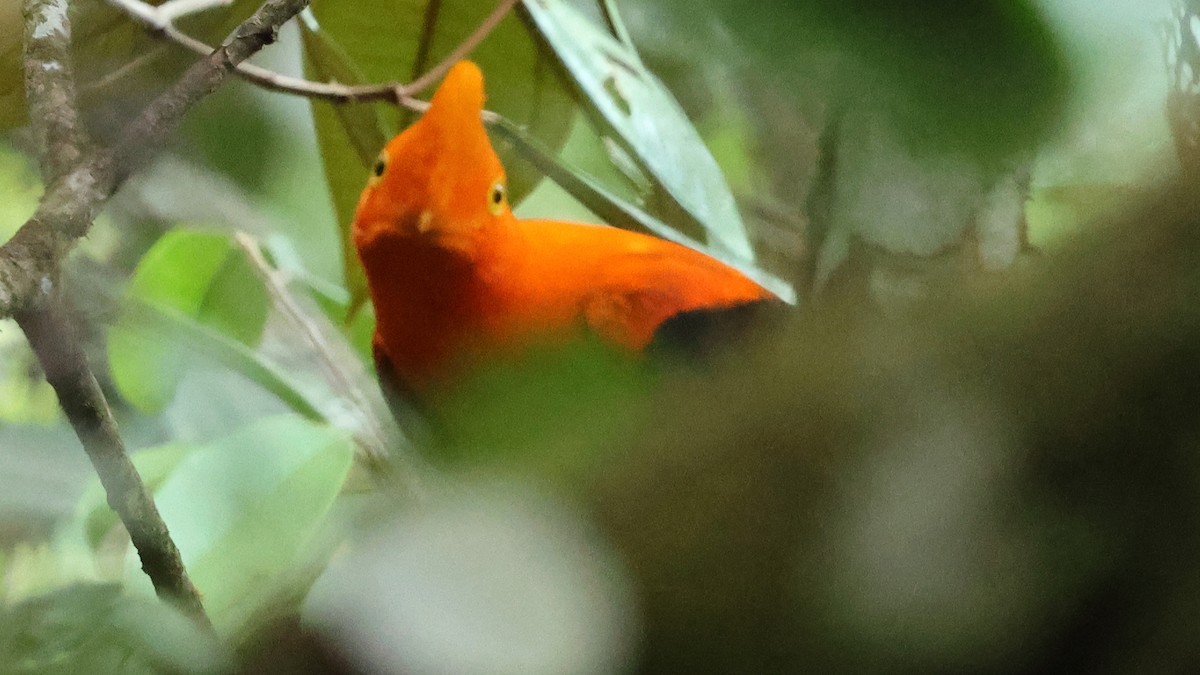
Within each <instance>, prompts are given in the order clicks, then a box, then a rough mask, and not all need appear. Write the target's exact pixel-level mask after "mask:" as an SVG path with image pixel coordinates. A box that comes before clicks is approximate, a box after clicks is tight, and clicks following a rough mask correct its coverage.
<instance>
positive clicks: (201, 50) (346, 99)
mask: <svg viewBox="0 0 1200 675" xmlns="http://www.w3.org/2000/svg"><path fill="white" fill-rule="evenodd" d="M108 2H109V4H111V5H113V6H115V7H117V8H118V9H120V10H122V11H124V12H125V13H126V14H128V15H129V16H130V17H132V18H134V19H136V20H138V21H140V22H141V23H142V24H144V25H145V26H146V27H147V28H149V29H150V30H151V31H153V32H154V33H156V34H158V35H161V36H162V37H163V38H165V39H166V40H169V41H171V42H174V43H175V44H177V45H179V46H181V47H183V48H185V49H188V50H191V51H192V52H195V53H197V54H209V53H211V52H212V47H210V46H209V45H208V44H206V43H205V42H203V41H202V40H197V39H196V38H194V37H192V36H190V35H188V34H186V33H184V32H183V31H181V30H179V29H178V28H176V27H175V25H174V24H172V23H171V21H170V20H169V17H166V16H163V15H162V14H160V13H159V11H158V8H156V7H154V6H153V5H148V4H146V3H144V2H142V1H141V0H108ZM517 2H518V0H501V2H500V4H499V5H497V6H496V9H494V10H492V13H491V14H489V15H488V17H487V18H486V19H484V20H483V22H482V23H481V24H480V25H479V27H478V28H477V29H476V30H475V32H474V33H472V34H471V35H470V36H469V37H468V38H467V39H466V40H464V41H463V42H462V43H461V44H460V45H459V46H458V48H456V49H455V50H454V51H453V52H452V53H451V54H450V55H449V56H448V57H446V58H445V59H443V60H442V61H441V62H439V63H438V64H437V65H436V66H434V67H433V68H432V69H430V70H429V71H428V72H426V73H425V74H424V75H422V76H421V77H418V78H417V79H415V80H413V81H412V82H411V83H409V84H403V83H401V82H384V83H381V84H360V85H348V84H338V83H336V82H313V81H311V80H305V79H302V78H298V77H291V76H289V75H283V74H282V73H277V72H275V71H273V70H269V69H267V68H262V67H260V66H256V65H254V64H252V63H242V64H239V65H238V66H237V69H236V73H237V75H238V77H241V78H243V79H245V80H246V81H248V82H251V83H253V84H255V85H257V86H259V87H262V88H263V89H267V90H269V91H276V92H279V93H283V94H293V95H296V96H303V97H305V98H311V99H316V100H320V101H328V102H329V103H369V102H373V101H379V102H382V103H391V104H394V105H400V106H403V107H405V108H408V109H409V110H413V111H416V112H424V111H425V109H426V108H427V107H428V105H427V104H426V103H425V102H423V101H420V100H418V99H416V98H414V95H415V94H418V93H420V92H422V91H424V90H425V89H428V88H429V87H430V86H431V85H432V84H433V83H434V82H437V81H438V79H440V78H441V77H442V76H443V75H445V73H446V71H447V70H449V69H450V66H452V65H454V63H455V62H457V61H458V60H460V59H462V58H463V57H464V56H466V55H467V54H468V53H469V52H470V51H471V50H472V49H474V48H475V47H476V46H477V45H478V44H479V43H480V42H482V41H483V39H484V38H486V37H487V36H488V35H489V34H490V33H491V32H492V30H494V29H495V27H496V26H497V25H499V23H500V21H501V20H502V19H503V18H504V17H505V15H507V14H508V12H509V11H511V10H512V8H513V7H514V6H515V5H516V3H517Z"/></svg>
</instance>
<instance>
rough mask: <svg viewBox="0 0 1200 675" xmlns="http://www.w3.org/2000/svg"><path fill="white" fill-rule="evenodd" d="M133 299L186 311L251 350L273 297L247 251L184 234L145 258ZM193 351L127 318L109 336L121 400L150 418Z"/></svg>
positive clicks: (212, 237)
mask: <svg viewBox="0 0 1200 675" xmlns="http://www.w3.org/2000/svg"><path fill="white" fill-rule="evenodd" d="M127 295H128V297H129V298H130V299H131V300H134V301H138V302H142V303H146V304H149V305H151V306H153V307H158V308H162V309H163V310H167V311H170V312H175V313H178V314H180V315H182V316H184V317H188V318H191V319H194V320H196V321H198V322H199V323H201V324H203V325H205V326H208V327H210V328H212V329H215V330H217V331H218V332H221V333H224V334H226V335H228V336H230V337H232V338H234V339H235V340H237V341H239V342H241V343H243V344H247V345H251V344H254V343H256V342H257V341H258V339H259V337H260V336H261V335H262V330H263V326H264V324H265V322H266V316H267V306H268V299H267V295H266V291H265V289H264V288H263V286H262V283H261V282H260V281H259V280H258V278H257V276H255V274H254V271H253V270H252V269H251V268H250V263H249V262H248V261H247V260H246V258H245V256H244V255H243V254H242V252H241V250H240V249H237V248H235V247H234V245H233V244H232V242H231V241H230V240H229V238H228V237H227V236H225V235H221V234H213V233H202V232H192V231H186V230H176V231H173V232H170V233H168V234H166V235H165V236H163V238H162V239H160V240H159V241H158V242H157V243H155V245H154V246H153V247H151V248H150V250H149V251H147V252H146V255H145V256H144V257H143V258H142V261H141V262H140V263H139V264H138V267H137V270H136V271H135V272H134V276H133V279H132V280H131V281H130V284H129V288H128V291H127ZM187 353H188V352H187V350H186V349H185V348H184V346H183V345H181V344H179V343H178V342H177V341H174V340H171V339H169V338H168V337H167V336H165V335H163V334H162V333H158V332H154V331H148V330H145V329H144V328H143V327H141V326H138V325H137V324H136V323H134V322H131V321H128V320H125V319H122V320H120V321H119V322H118V323H117V325H115V326H113V328H112V330H111V331H110V333H109V342H108V358H109V362H110V364H111V368H112V374H113V380H114V382H116V385H117V387H118V389H119V390H120V391H121V394H122V395H123V396H124V397H125V398H126V399H127V400H128V401H129V402H130V403H131V404H132V405H134V406H135V407H137V408H138V409H140V410H142V411H145V412H156V411H158V410H160V409H162V407H163V406H165V405H166V404H167V403H168V402H169V401H170V400H171V397H172V396H173V395H174V392H175V387H176V386H177V385H178V383H179V379H180V378H181V377H182V375H183V371H184V368H185V366H186V358H185V357H186V355H187Z"/></svg>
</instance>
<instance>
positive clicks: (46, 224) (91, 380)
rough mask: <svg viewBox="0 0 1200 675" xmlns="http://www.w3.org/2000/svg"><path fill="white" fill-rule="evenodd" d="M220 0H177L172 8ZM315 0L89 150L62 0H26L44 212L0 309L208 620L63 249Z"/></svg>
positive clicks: (174, 587)
mask: <svg viewBox="0 0 1200 675" xmlns="http://www.w3.org/2000/svg"><path fill="white" fill-rule="evenodd" d="M212 1H218V0H174V3H173V4H172V5H171V7H172V8H173V9H174V10H175V11H187V10H189V9H191V8H196V7H200V6H203V5H204V4H211V2H212ZM307 4H308V0H267V2H266V3H264V4H263V5H262V6H261V7H260V8H259V9H258V11H256V12H255V13H254V15H253V16H251V17H250V18H249V19H247V20H246V21H245V22H244V23H242V24H241V25H240V26H239V27H238V28H237V30H235V31H234V33H233V34H232V35H231V36H230V38H229V39H227V40H226V41H225V43H224V44H222V45H221V46H220V47H219V48H217V49H215V50H213V51H212V52H211V53H210V54H208V55H207V56H206V58H204V59H202V60H201V61H199V62H197V63H196V64H194V65H193V66H192V67H191V68H189V69H188V70H187V71H186V72H185V73H184V75H183V76H182V77H181V78H180V79H179V81H178V82H176V83H175V84H174V85H172V86H171V87H170V88H169V89H168V90H167V91H166V92H164V93H163V94H161V95H160V96H158V97H157V98H156V99H154V101H152V102H151V103H150V105H148V106H147V107H146V108H145V109H144V110H143V111H142V112H141V114H139V115H138V116H137V117H136V118H135V119H134V120H133V121H132V122H131V123H130V124H129V125H128V126H127V127H126V128H125V129H124V130H123V132H122V133H121V135H120V137H119V139H118V140H117V142H116V143H115V145H114V146H113V147H111V148H107V149H102V150H100V149H93V148H91V147H90V144H89V142H88V140H87V138H86V134H85V132H84V127H83V125H82V123H81V122H80V119H79V113H78V108H77V106H76V97H75V81H74V77H73V72H72V67H71V53H70V47H71V28H70V17H69V14H68V2H67V0H25V4H24V10H25V25H26V31H25V57H24V67H25V76H26V79H25V82H26V96H27V99H28V106H29V116H30V121H31V126H32V127H33V130H34V135H35V138H36V140H37V142H38V145H39V149H40V152H41V168H42V176H43V179H44V182H45V184H46V186H47V187H46V192H45V194H44V195H43V196H42V199H41V202H40V203H39V205H38V208H37V211H36V212H35V213H34V214H33V217H31V218H30V219H29V220H28V221H27V222H26V223H25V224H24V225H23V226H22V227H21V229H20V230H18V231H17V233H16V235H14V236H13V237H12V239H10V240H9V241H8V242H7V243H5V244H4V246H2V247H0V317H5V316H12V317H13V318H15V319H16V320H17V323H18V325H20V327H21V329H22V330H23V331H24V333H25V335H26V337H27V338H28V339H29V344H30V346H31V347H32V348H33V351H34V353H35V354H36V355H37V358H38V361H39V362H40V363H41V365H42V369H43V370H44V371H45V373H46V379H47V381H48V382H49V383H50V384H51V386H52V387H53V388H54V390H55V393H56V394H57V395H58V400H59V404H60V405H61V407H62V409H63V412H64V413H65V414H66V416H67V418H68V419H69V420H70V422H71V425H72V427H73V428H74V429H75V433H76V435H77V436H78V437H79V440H80V442H81V443H82V444H83V447H84V450H85V451H86V452H87V455H88V458H89V459H90V460H91V462H92V465H93V466H94V467H95V469H96V473H97V474H98V475H99V477H100V482H101V483H102V484H103V486H104V488H105V492H106V493H107V496H108V503H109V505H110V506H111V507H112V508H113V510H114V511H116V513H117V515H118V516H119V517H120V518H121V522H122V523H123V524H124V525H125V528H126V530H127V531H128V532H129V536H130V540H131V541H132V542H133V544H134V546H135V547H136V548H137V551H138V555H139V557H140V558H141V561H142V569H143V570H144V571H145V572H146V574H147V576H149V577H150V580H151V581H152V582H153V584H154V588H155V590H156V592H157V593H158V595H159V596H160V597H162V598H164V599H167V600H170V601H172V602H174V603H176V604H177V605H179V606H180V607H181V609H183V610H184V611H185V612H187V613H188V614H190V615H192V616H193V617H195V618H196V619H197V620H198V621H200V622H201V623H202V624H204V625H211V624H210V623H209V620H208V617H207V615H206V614H205V612H204V607H203V605H202V603H201V601H200V596H199V594H198V593H197V592H196V589H195V587H194V586H193V585H192V583H191V581H190V580H189V578H188V575H187V571H186V569H185V568H184V566H183V561H182V558H181V557H180V554H179V550H178V549H177V548H176V546H175V543H174V542H173V541H172V540H171V537H170V534H169V532H168V531H167V527H166V524H165V523H163V521H162V517H161V516H160V515H159V513H158V510H157V508H156V507H155V505H154V501H153V499H152V498H151V497H150V494H149V493H148V492H147V490H146V487H145V485H144V484H143V483H142V480H141V477H140V476H139V475H138V473H137V470H136V469H135V468H134V466H133V463H132V462H131V461H130V460H129V456H128V454H127V453H126V451H125V446H124V443H123V441H122V440H121V437H120V435H119V434H118V432H117V428H116V424H115V422H114V420H113V417H112V413H111V411H110V409H109V407H108V402H107V401H106V400H105V398H104V394H103V392H102V391H101V389H100V387H99V385H98V384H97V383H96V378H95V376H94V375H93V374H92V371H91V368H90V367H89V365H88V363H87V359H86V357H85V355H84V353H83V349H82V348H81V347H80V345H79V342H78V340H77V338H76V337H75V335H74V332H73V330H72V326H71V324H70V322H69V321H68V320H67V318H66V315H65V312H64V311H63V309H62V305H61V302H60V299H59V293H58V291H57V287H58V277H59V268H60V266H61V263H62V260H63V258H64V257H65V256H66V255H67V254H68V253H69V252H70V250H71V248H72V247H73V246H74V243H75V242H76V241H77V240H78V239H79V238H80V237H82V236H83V235H85V234H86V233H87V231H88V229H89V228H90V226H91V223H92V220H93V219H94V218H95V216H96V214H97V213H98V212H99V210H100V209H101V208H102V207H103V205H104V204H105V202H106V201H107V200H108V198H109V197H111V196H112V194H113V192H114V191H115V190H116V188H117V187H118V185H120V183H121V182H122V180H123V179H124V177H125V176H126V175H128V174H129V173H130V172H131V171H133V170H135V169H136V168H137V167H138V166H139V165H140V164H141V163H142V162H143V161H144V160H145V158H146V157H148V156H149V155H150V154H151V153H153V152H154V151H156V150H158V149H159V147H161V145H162V144H163V143H164V141H165V140H166V138H167V137H168V136H169V135H170V134H171V133H172V132H173V131H174V130H175V128H176V127H177V126H178V124H179V122H180V120H181V119H182V117H183V115H184V114H185V113H186V112H187V111H188V109H190V108H191V106H192V105H194V104H195V103H196V102H197V101H199V100H200V99H202V98H204V97H205V96H207V95H208V94H210V93H211V92H212V91H214V90H215V89H216V88H217V87H218V86H220V85H221V83H222V82H224V80H225V79H226V78H227V77H228V75H229V74H230V73H231V72H233V70H234V69H235V68H236V67H237V65H238V64H239V63H241V62H242V61H244V60H245V59H246V58H248V57H249V56H250V55H252V54H254V53H255V52H257V51H258V50H260V49H262V48H263V47H264V46H266V45H267V44H270V43H271V42H273V41H274V40H275V35H276V31H277V30H278V28H279V26H280V25H282V24H283V23H284V22H285V21H287V20H289V19H290V18H292V17H293V16H295V15H296V14H297V13H298V12H299V11H300V10H302V9H303V8H304V7H305V6H307Z"/></svg>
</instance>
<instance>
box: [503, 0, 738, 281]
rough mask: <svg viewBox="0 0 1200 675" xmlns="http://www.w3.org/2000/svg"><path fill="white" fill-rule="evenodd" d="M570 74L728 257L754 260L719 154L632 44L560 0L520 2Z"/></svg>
mask: <svg viewBox="0 0 1200 675" xmlns="http://www.w3.org/2000/svg"><path fill="white" fill-rule="evenodd" d="M523 7H524V9H525V11H526V12H527V13H528V14H529V16H530V17H531V19H532V20H533V23H534V24H535V25H536V26H537V28H538V30H539V31H540V32H541V35H542V37H544V38H545V40H546V42H547V43H548V45H549V46H550V47H551V48H553V50H554V52H555V53H556V54H557V55H558V58H559V59H560V60H561V61H562V63H563V65H564V66H565V67H566V69H567V70H568V71H569V72H570V73H571V76H572V77H573V78H574V79H575V82H576V83H577V84H578V86H579V88H580V89H581V90H582V91H583V93H584V95H585V98H586V100H587V102H588V103H589V104H590V105H591V106H592V107H591V108H590V109H589V112H591V113H593V117H594V118H595V120H596V121H597V122H599V123H600V124H601V126H602V127H603V129H604V132H605V133H606V134H607V135H610V136H611V137H612V138H613V139H614V140H616V141H617V142H619V143H620V144H621V145H623V146H624V147H625V148H626V149H627V150H629V152H630V153H631V154H632V156H633V158H634V159H635V160H636V161H637V162H638V163H639V164H640V165H641V166H642V168H643V169H645V171H646V173H647V174H649V175H650V176H652V177H653V178H654V179H655V181H656V182H657V184H658V185H660V186H661V187H662V188H663V190H664V191H665V193H666V195H667V196H669V197H670V198H671V200H673V201H674V202H675V203H676V204H678V206H680V207H682V209H683V212H684V214H686V216H688V217H689V218H690V219H691V220H694V221H695V224H696V225H698V226H699V228H700V231H702V232H704V233H705V234H706V240H707V242H708V244H709V245H710V246H711V247H712V248H714V249H716V250H719V251H724V255H721V256H720V257H722V258H723V259H730V258H733V259H740V260H742V261H753V260H754V250H753V248H752V247H751V245H750V240H749V237H748V236H747V234H746V227H745V224H744V223H743V222H742V218H741V215H740V214H739V213H738V210H737V204H736V203H735V202H734V199H733V195H732V194H731V193H730V191H729V186H728V185H727V184H726V183H725V178H724V176H723V175H722V174H721V170H720V168H719V167H718V166H717V163H716V160H714V159H713V157H712V155H711V154H710V153H709V151H708V148H707V147H705V145H704V142H703V140H702V139H701V138H700V135H699V134H698V133H697V132H696V129H695V127H693V126H692V124H691V122H690V121H689V120H688V118H687V115H686V114H685V113H684V112H683V109H682V108H680V106H679V104H678V103H677V102H676V101H675V99H674V97H672V96H671V94H670V92H668V91H667V89H666V87H664V86H663V84H662V82H660V81H659V80H658V78H657V77H655V76H654V75H653V74H652V73H650V71H649V70H647V69H646V67H645V66H644V65H642V62H641V59H640V58H639V57H638V55H637V52H635V51H634V50H633V48H632V47H631V46H630V45H628V44H626V43H623V42H621V41H619V40H617V39H616V38H615V37H613V36H612V35H611V34H609V33H608V32H605V31H603V30H601V29H600V28H599V27H598V26H596V25H595V24H593V23H592V22H591V21H590V20H589V19H588V18H586V17H585V16H583V15H582V14H580V13H579V12H578V11H576V10H575V9H573V8H572V7H571V6H569V5H568V4H567V3H565V2H563V1H562V0H533V1H531V2H527V3H525V4H524V5H523Z"/></svg>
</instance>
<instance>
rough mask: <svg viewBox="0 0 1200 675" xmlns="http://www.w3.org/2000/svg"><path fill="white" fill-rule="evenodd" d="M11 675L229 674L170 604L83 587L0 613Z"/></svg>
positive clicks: (214, 649)
mask: <svg viewBox="0 0 1200 675" xmlns="http://www.w3.org/2000/svg"><path fill="white" fill-rule="evenodd" d="M0 661H2V662H3V664H4V667H3V670H4V672H6V673H30V674H33V673H62V674H63V675H69V674H71V673H115V672H121V673H146V674H147V675H149V674H151V673H163V672H171V673H187V674H191V673H221V672H226V670H227V669H228V668H229V663H228V661H227V656H226V655H225V654H224V653H223V652H222V651H221V648H220V646H219V645H218V644H217V643H216V641H215V640H213V639H212V637H211V636H209V635H207V634H205V633H204V632H203V631H202V630H200V629H199V628H197V627H196V626H195V625H193V624H192V623H191V621H190V620H189V619H187V618H186V617H184V616H183V615H182V614H180V613H178V612H177V611H175V610H174V609H172V608H171V607H169V606H167V605H166V604H164V603H162V602H160V601H158V600H155V599H151V598H143V597H138V596H131V595H127V594H124V593H123V592H122V591H121V588H120V586H118V585H116V584H103V585H99V584H98V585H78V586H71V587H68V588H64V589H62V590H59V591H55V592H53V593H49V594H47V595H43V596H38V597H34V598H30V599H28V600H26V601H24V602H22V603H20V604H17V605H15V606H12V607H6V608H4V609H3V610H0Z"/></svg>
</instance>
